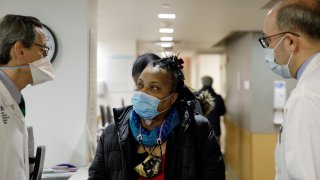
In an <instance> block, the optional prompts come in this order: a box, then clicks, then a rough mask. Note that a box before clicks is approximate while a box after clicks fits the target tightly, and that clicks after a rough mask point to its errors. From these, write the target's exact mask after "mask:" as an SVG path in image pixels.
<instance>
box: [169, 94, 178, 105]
mask: <svg viewBox="0 0 320 180" xmlns="http://www.w3.org/2000/svg"><path fill="white" fill-rule="evenodd" d="M178 96H179V95H178V93H173V95H172V98H171V105H172V104H174V103H175V102H176V101H177V99H178Z"/></svg>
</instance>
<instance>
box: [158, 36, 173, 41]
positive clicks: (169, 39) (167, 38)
mask: <svg viewBox="0 0 320 180" xmlns="http://www.w3.org/2000/svg"><path fill="white" fill-rule="evenodd" d="M160 40H161V41H172V40H173V37H160Z"/></svg>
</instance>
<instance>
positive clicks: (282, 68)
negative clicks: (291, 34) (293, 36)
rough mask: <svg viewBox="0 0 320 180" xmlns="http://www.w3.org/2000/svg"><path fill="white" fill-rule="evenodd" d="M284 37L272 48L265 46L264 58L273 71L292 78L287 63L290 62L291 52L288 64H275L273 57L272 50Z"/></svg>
mask: <svg viewBox="0 0 320 180" xmlns="http://www.w3.org/2000/svg"><path fill="white" fill-rule="evenodd" d="M284 38H285V36H284V37H283V38H282V39H281V40H280V41H279V42H278V44H277V45H276V46H275V47H274V49H271V48H265V49H264V58H265V60H266V62H267V64H268V65H269V66H270V68H271V70H272V71H273V72H274V73H276V74H278V75H280V76H282V77H283V78H286V79H289V78H292V75H291V73H290V70H289V64H290V61H291V58H292V54H293V53H291V55H290V57H289V61H288V64H284V65H280V64H277V63H276V62H275V57H274V50H275V49H276V48H277V47H278V46H279V44H280V43H281V42H282V41H283V40H284Z"/></svg>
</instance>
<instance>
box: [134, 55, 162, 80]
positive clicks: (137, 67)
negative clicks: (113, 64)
mask: <svg viewBox="0 0 320 180" xmlns="http://www.w3.org/2000/svg"><path fill="white" fill-rule="evenodd" d="M159 59H161V58H160V57H159V56H157V55H155V54H153V53H146V54H143V55H140V56H138V58H137V59H136V60H135V61H134V63H133V66H132V70H131V73H132V79H133V81H134V83H135V84H137V82H138V79H139V76H140V74H141V73H142V71H143V70H144V68H146V67H147V66H148V65H149V64H152V63H153V62H155V61H157V60H159Z"/></svg>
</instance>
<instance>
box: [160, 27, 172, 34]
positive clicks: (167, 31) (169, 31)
mask: <svg viewBox="0 0 320 180" xmlns="http://www.w3.org/2000/svg"><path fill="white" fill-rule="evenodd" d="M159 32H160V33H173V32H174V30H173V28H160V29H159Z"/></svg>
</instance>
